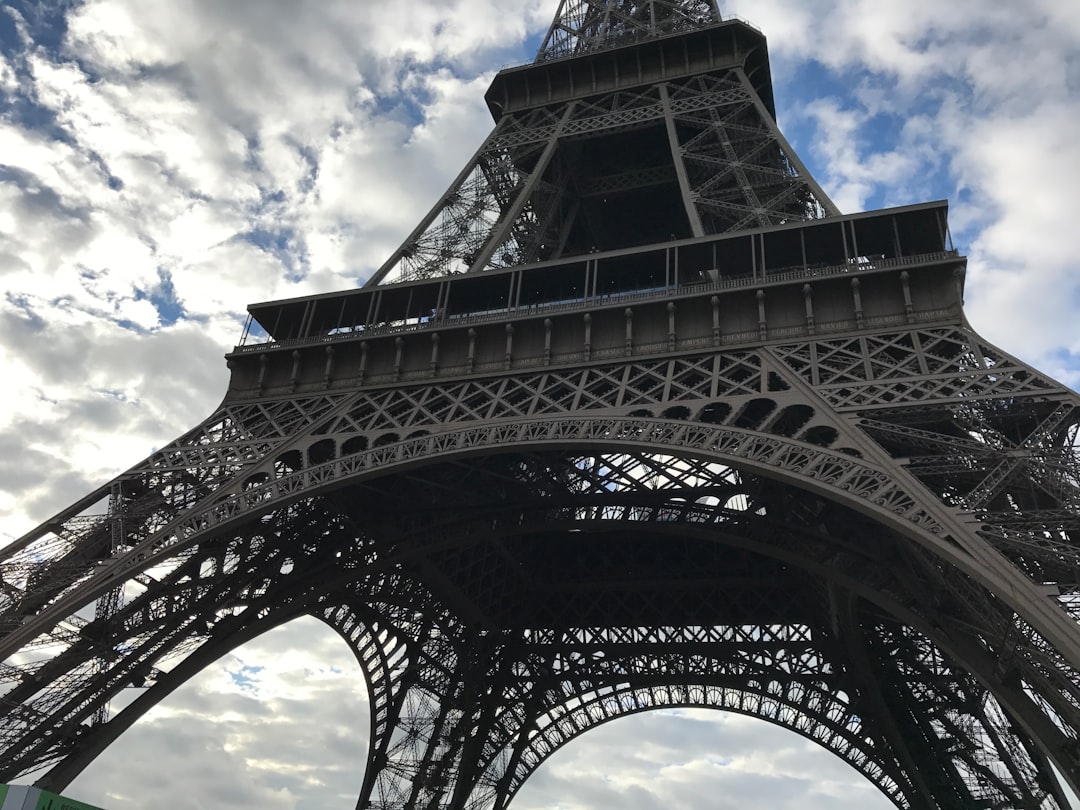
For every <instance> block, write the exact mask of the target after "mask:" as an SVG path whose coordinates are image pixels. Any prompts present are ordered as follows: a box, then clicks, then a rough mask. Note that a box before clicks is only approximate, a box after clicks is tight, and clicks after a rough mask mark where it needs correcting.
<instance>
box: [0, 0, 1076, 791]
mask: <svg viewBox="0 0 1080 810" xmlns="http://www.w3.org/2000/svg"><path fill="white" fill-rule="evenodd" d="M556 5H557V2H556V0H409V2H407V3H406V2H401V0H396V2H392V1H391V0H226V1H225V2H222V0H170V2H160V0H83V1H81V2H80V0H0V293H2V295H0V372H2V374H3V380H4V388H5V391H4V395H3V397H0V542H2V541H3V540H4V539H5V538H11V537H15V536H18V535H20V534H22V533H23V532H25V531H27V530H28V529H29V528H31V527H32V526H33V525H34V524H36V523H38V522H40V521H41V520H43V519H45V518H47V517H48V516H49V515H50V514H51V513H53V512H54V511H56V510H58V509H59V508H61V507H62V506H64V505H65V504H66V503H69V502H70V501H72V500H74V499H75V498H76V497H77V496H78V495H80V494H82V493H84V492H85V491H88V490H89V489H91V488H93V487H94V486H96V485H98V484H100V483H102V482H104V481H106V480H108V479H109V478H110V477H111V476H112V475H114V474H115V473H117V472H118V471H120V470H121V469H123V468H125V467H128V466H130V465H131V464H134V463H135V462H137V461H138V460H139V459H140V458H142V457H143V456H145V455H146V454H147V453H148V452H150V451H151V450H152V449H154V448H156V447H159V446H161V445H162V444H164V443H166V442H167V441H168V440H169V439H171V438H172V437H173V436H175V435H177V434H178V433H180V432H182V431H183V430H184V429H186V428H187V427H190V426H192V425H194V424H196V423H197V422H198V421H199V420H200V419H201V418H202V417H203V416H205V415H206V414H208V413H209V412H210V410H211V409H212V408H213V406H214V405H215V404H216V403H217V402H218V400H219V399H220V397H221V395H222V392H223V391H224V387H225V382H226V369H225V365H224V363H223V361H222V355H223V354H224V353H225V352H226V351H227V350H228V349H229V348H230V347H231V346H232V345H233V344H234V343H235V342H236V340H237V339H238V337H239V335H240V332H241V328H242V325H243V315H242V312H243V308H244V305H245V304H247V303H248V302H252V301H260V300H267V299H273V298H283V297H289V296H294V295H302V294H307V293H313V292H322V291H330V290H335V289H341V288H348V287H352V286H355V285H356V284H358V283H359V282H361V281H362V280H363V279H364V278H365V277H366V276H367V275H368V274H369V273H370V272H371V271H372V270H373V269H374V268H375V267H377V266H378V265H379V264H381V262H382V261H383V259H384V258H385V257H386V256H387V255H388V254H389V253H390V252H391V251H392V250H393V248H394V247H396V245H397V243H398V242H399V241H400V240H401V239H402V238H403V237H404V236H405V234H406V233H407V232H408V231H409V230H410V229H411V227H412V225H414V224H415V222H416V220H417V219H418V218H419V217H420V216H421V215H422V214H423V213H424V212H425V211H426V209H427V208H428V207H429V206H430V205H431V204H432V203H433V202H434V200H435V198H436V197H437V196H438V195H439V193H440V192H441V191H442V190H443V188H444V187H445V185H446V183H447V182H449V179H450V178H451V177H452V176H453V175H454V174H456V172H457V171H458V170H459V169H460V167H461V165H462V164H463V163H464V161H465V160H467V158H468V156H469V155H470V154H471V153H472V151H473V150H474V149H475V147H476V146H477V145H478V143H479V142H480V140H481V139H482V138H483V137H484V135H485V134H486V132H487V131H488V129H489V127H490V123H489V122H490V119H489V118H488V117H487V113H486V110H485V108H484V106H483V102H482V96H483V92H484V90H485V88H486V86H487V83H488V82H489V81H490V79H491V76H492V73H493V71H495V70H497V69H498V68H499V67H501V66H503V65H506V64H511V63H520V62H523V61H527V60H528V59H530V58H531V55H532V54H533V53H534V52H535V48H536V46H537V44H538V39H539V37H540V36H541V35H542V33H543V31H544V30H546V27H547V24H548V23H549V21H550V19H551V16H552V14H553V13H554V10H555V6H556ZM724 11H725V12H726V13H731V14H736V15H738V16H740V17H743V18H745V19H747V20H749V21H750V22H751V23H753V24H755V25H756V26H757V27H759V28H761V29H762V30H763V31H764V32H765V33H766V35H767V36H768V37H769V46H770V52H771V54H772V59H773V78H774V82H775V85H776V90H777V106H778V109H779V114H780V124H781V127H782V128H783V129H784V131H785V133H786V134H787V135H788V137H789V139H790V140H791V141H792V142H793V143H794V145H795V147H796V149H797V150H798V152H799V154H800V156H801V157H802V158H803V159H804V161H805V162H806V163H807V164H808V165H809V166H810V168H811V170H812V171H813V172H814V174H815V176H816V177H817V179H818V180H819V181H820V182H821V184H822V185H823V186H824V187H825V189H826V190H827V191H828V192H829V193H830V194H831V195H832V197H833V199H834V201H835V202H836V203H837V204H838V205H839V207H840V208H841V210H843V211H846V212H851V211H857V210H861V209H865V208H875V207H882V206H887V205H901V204H907V203H915V202H922V201H925V200H931V199H940V198H948V199H949V200H950V203H951V206H952V209H951V222H952V234H953V238H954V241H955V242H956V244H957V246H958V247H959V248H960V249H961V250H962V251H963V252H964V253H966V254H967V255H968V256H969V257H970V264H969V275H968V288H967V290H968V291H967V297H968V314H969V317H970V319H971V321H972V323H973V324H974V325H975V327H976V328H977V329H979V331H980V332H982V333H983V334H984V335H985V336H986V337H987V338H988V339H989V340H991V341H992V342H994V343H997V344H999V345H1002V346H1005V347H1007V348H1008V349H1009V350H1011V351H1012V352H1013V353H1015V354H1017V355H1019V356H1020V357H1021V358H1022V359H1024V360H1027V361H1029V362H1032V363H1034V364H1035V365H1037V366H1039V367H1040V368H1042V369H1044V370H1046V371H1048V372H1050V373H1052V374H1053V375H1054V376H1056V377H1057V378H1059V379H1061V380H1063V381H1066V382H1068V383H1069V384H1070V385H1072V386H1073V387H1074V388H1076V387H1078V386H1080V317H1078V315H1080V251H1078V250H1077V248H1076V240H1077V236H1076V233H1077V225H1076V222H1075V220H1076V218H1077V213H1076V211H1077V209H1076V206H1075V204H1074V202H1075V197H1076V189H1077V187H1078V186H1080V138H1078V137H1077V131H1078V130H1080V4H1077V3H1068V2H1062V0H952V2H949V3H942V2H940V0H905V1H904V2H899V1H897V2H882V1H881V0H731V2H728V3H726V4H725V5H724ZM366 730H367V719H366V709H365V696H364V694H363V688H362V686H361V685H360V682H359V678H358V673H357V670H356V667H355V664H354V663H353V662H352V660H351V658H350V656H349V654H348V651H347V650H346V648H345V646H344V644H343V643H342V642H340V641H338V640H337V639H335V638H334V637H332V636H330V635H329V634H328V633H326V632H324V631H321V630H320V629H319V628H318V626H317V625H316V624H315V623H314V622H308V623H298V624H294V625H290V626H288V627H285V628H282V629H281V630H279V631H277V632H276V633H274V634H271V635H269V636H267V637H264V638H263V639H260V640H259V641H257V642H255V643H253V644H251V645H248V646H247V647H245V648H242V649H241V650H239V651H237V652H236V653H235V654H234V655H230V656H228V657H227V658H226V659H224V660H222V661H221V662H219V663H218V664H216V665H214V666H212V667H210V668H209V669H208V670H206V671H205V672H204V673H203V675H202V676H200V677H199V678H198V679H197V680H196V681H193V682H192V683H190V684H189V685H188V686H187V687H185V688H184V689H183V690H181V691H180V692H178V693H176V694H175V695H174V696H173V697H172V698H171V699H170V700H168V701H167V702H166V703H164V704H163V705H162V706H161V707H159V708H158V709H157V710H155V711H154V712H153V713H152V715H150V716H148V717H147V718H146V719H145V721H144V722H143V723H141V724H140V726H138V727H137V728H136V729H134V730H133V731H131V732H130V733H128V734H127V735H125V737H124V738H123V739H122V740H121V741H120V742H119V743H118V744H117V745H115V746H114V747H113V748H112V749H110V751H108V752H107V753H106V754H105V755H104V756H103V757H102V758H101V759H100V760H99V761H98V762H97V763H96V764H95V765H94V766H93V767H92V768H91V769H90V770H88V771H87V773H86V774H85V775H84V776H82V777H81V778H80V779H79V780H78V781H77V782H75V784H74V785H73V787H72V789H71V792H72V793H73V794H75V795H78V796H80V797H81V798H83V799H85V800H87V801H94V802H98V803H100V804H103V805H105V806H106V807H108V808H111V810H124V809H125V808H132V809H133V808H139V807H146V806H150V805H151V804H152V803H153V802H152V799H157V800H159V801H162V802H164V801H165V799H166V798H168V800H169V806H172V807H176V808H181V809H183V808H202V807H206V808H210V807H221V806H230V807H237V808H256V807H258V808H282V809H283V810H284V809H285V808H315V807H324V806H330V807H345V806H351V804H350V802H351V798H350V797H354V796H355V793H356V791H357V789H358V787H359V784H360V781H361V778H362V774H361V772H360V767H359V763H361V762H362V761H363V759H362V757H363V751H364V746H365V744H366V742H365V739H364V737H365V734H366ZM703 802H704V803H707V804H708V805H709V806H711V807H718V808H726V807H731V808H736V807H748V806H768V807H771V808H788V807H791V808H794V807H799V808H816V807H821V808H824V807H830V808H870V809H871V810H872V809H873V808H878V807H880V808H884V807H886V806H888V805H887V803H886V802H885V800H884V799H883V798H882V797H880V796H879V795H878V794H876V793H875V792H874V791H873V789H872V788H870V787H869V786H868V785H867V784H865V783H864V782H863V781H862V780H861V778H860V777H859V776H858V775H857V774H855V773H854V772H853V771H851V770H850V769H848V768H847V766H845V765H843V764H842V763H840V762H839V761H838V760H836V759H835V758H833V757H832V756H831V755H829V754H827V753H824V752H821V751H818V750H815V749H814V748H813V747H812V746H811V745H810V744H808V743H805V742H804V741H802V740H801V739H800V738H798V737H795V736H794V735H791V734H788V733H786V732H781V731H777V730H776V729H773V728H771V727H768V726H766V725H764V724H762V723H758V722H753V721H749V720H746V719H743V718H738V717H732V716H725V715H719V714H709V713H697V712H690V713H682V714H678V715H675V714H654V715H647V716H642V717H638V718H631V719H627V720H623V721H619V722H616V723H613V724H611V725H610V726H607V727H604V728H601V729H599V730H597V731H595V732H592V733H590V734H588V735H586V736H585V737H583V738H582V739H580V740H579V741H577V742H576V743H575V744H573V745H571V746H568V748H567V749H566V750H564V751H562V752H560V753H559V754H558V755H557V756H556V757H554V758H553V759H552V760H551V761H550V762H549V763H548V764H547V765H546V766H545V767H544V768H542V769H541V770H540V771H539V772H538V773H537V774H536V776H535V777H534V778H533V779H532V780H531V781H530V782H529V783H528V785H527V786H526V788H525V789H524V791H523V792H522V794H521V795H520V797H519V799H518V800H517V801H516V803H515V806H516V807H517V808H519V810H523V808H582V810H584V809H585V808H596V809H599V808H615V807H619V808H659V807H665V808H675V809H676V810H678V809H680V808H690V807H695V806H700V805H701V804H702V803H703Z"/></svg>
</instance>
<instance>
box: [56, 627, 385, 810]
mask: <svg viewBox="0 0 1080 810" xmlns="http://www.w3.org/2000/svg"><path fill="white" fill-rule="evenodd" d="M128 691H130V692H131V693H132V695H131V696H127V700H124V697H125V696H123V695H122V696H121V699H120V700H118V701H116V702H115V705H114V708H115V709H116V710H117V711H118V713H119V714H122V712H123V709H124V703H125V702H129V701H130V700H131V697H134V696H135V695H139V694H146V693H148V692H149V690H146V691H145V692H143V691H142V690H135V689H132V690H128ZM155 697H158V698H160V699H159V700H158V701H157V702H156V703H155V705H154V706H153V707H152V708H151V709H149V710H148V711H147V712H146V713H144V714H143V715H142V716H141V718H140V719H139V721H138V722H136V723H135V724H134V725H133V726H132V727H131V728H130V729H128V730H127V731H126V732H125V733H124V734H123V735H122V736H121V737H120V738H119V739H118V740H117V741H116V742H115V743H113V744H112V745H110V746H109V747H108V748H107V749H106V750H105V751H104V752H103V753H102V755H101V756H100V757H98V758H97V759H96V760H95V761H94V762H93V763H91V764H90V765H89V766H88V767H87V769H86V770H85V771H84V772H83V773H82V774H80V775H79V776H78V777H76V778H75V780H74V781H73V782H72V784H71V786H70V787H69V788H68V789H67V790H66V791H65V793H67V794H68V795H71V796H74V797H78V798H79V799H80V800H82V801H86V802H90V803H93V804H95V805H100V806H102V807H106V808H109V810H138V809H139V808H145V807H152V806H176V807H188V808H195V807H220V806H222V805H223V804H225V803H226V802H228V803H230V804H231V805H232V806H247V807H266V808H289V807H292V806H293V799H296V798H301V799H302V798H303V797H305V796H306V795H308V794H310V793H311V790H312V787H311V785H312V783H313V782H321V783H322V784H323V785H324V786H325V787H324V788H323V789H322V790H323V791H324V794H329V795H336V796H338V797H340V796H342V795H349V796H355V795H356V794H357V792H358V791H359V790H360V787H361V783H362V773H361V771H362V768H363V762H364V758H365V755H366V748H367V743H368V733H367V731H368V724H367V715H368V708H367V695H366V690H365V688H364V685H363V677H362V674H361V669H360V667H359V666H358V664H357V661H356V660H355V651H354V650H353V649H352V648H351V645H349V644H347V643H345V642H344V640H343V639H342V638H341V637H340V635H339V634H338V633H337V632H335V631H334V629H333V628H331V627H329V626H327V625H326V623H325V622H322V621H320V620H318V619H316V618H315V617H310V616H306V617H300V618H297V619H293V620H289V621H285V622H283V623H281V624H278V625H277V626H275V627H272V628H269V629H266V630H265V631H264V632H262V633H260V634H259V635H257V636H256V637H254V638H252V639H250V640H247V641H245V642H244V643H243V644H240V645H239V646H234V647H233V648H232V649H231V650H230V651H228V652H226V653H224V654H223V655H221V656H220V657H218V658H217V659H216V660H214V661H211V662H209V663H208V664H207V665H206V666H204V667H203V668H202V669H201V670H200V671H199V672H198V674H196V675H195V676H193V677H192V678H190V679H188V680H187V681H185V682H184V683H183V684H182V685H180V686H179V687H178V688H177V689H176V690H175V691H174V692H172V693H171V694H168V695H157V696H155ZM117 774H122V779H118V778H117ZM233 803H235V804H233Z"/></svg>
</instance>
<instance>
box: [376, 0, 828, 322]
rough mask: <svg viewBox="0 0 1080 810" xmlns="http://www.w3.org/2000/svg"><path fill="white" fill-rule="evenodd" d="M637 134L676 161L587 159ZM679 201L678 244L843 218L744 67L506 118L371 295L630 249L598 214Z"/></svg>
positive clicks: (675, 216)
mask: <svg viewBox="0 0 1080 810" xmlns="http://www.w3.org/2000/svg"><path fill="white" fill-rule="evenodd" d="M657 5H659V4H657ZM635 128H639V129H645V130H650V128H651V129H653V130H655V131H657V132H659V133H660V137H659V138H658V140H659V142H660V143H661V144H662V146H663V152H662V153H659V154H658V153H657V152H655V151H654V150H650V151H649V152H647V153H645V154H646V156H647V160H645V162H644V163H643V162H642V161H643V157H642V154H643V153H642V148H641V142H640V141H639V140H636V139H630V140H628V141H626V142H625V143H623V145H622V146H620V147H618V148H617V149H616V150H615V151H614V152H612V151H611V149H610V148H609V147H605V149H604V153H603V160H602V161H601V160H600V159H599V157H600V156H599V155H598V154H595V153H593V152H589V151H587V149H586V147H587V145H588V142H589V141H590V140H591V139H595V138H598V137H602V136H611V135H613V134H617V133H625V132H627V131H632V130H634V129H635ZM649 143H650V144H652V143H654V142H653V141H650V142H649ZM598 164H599V165H598ZM605 166H611V167H612V168H611V169H609V170H605V168H604V167H605ZM668 187H670V193H671V195H672V199H673V200H676V201H677V202H676V203H675V204H676V205H678V206H679V207H680V208H681V211H678V212H673V213H672V214H671V216H670V217H668V218H669V219H670V220H671V221H670V223H667V220H665V223H667V225H668V229H667V230H664V231H663V237H662V238H664V239H667V238H668V237H669V236H670V235H673V232H674V231H675V230H676V229H678V231H679V232H680V233H683V234H684V235H686V236H690V235H694V236H703V235H708V234H716V233H725V232H730V231H738V230H744V229H746V228H750V227H757V226H761V225H772V224H779V223H783V222H795V221H801V220H807V219H814V218H820V217H823V216H826V215H832V214H837V213H839V212H838V210H837V209H836V207H835V206H834V205H833V203H832V202H831V201H830V200H829V198H828V196H827V195H826V194H825V192H824V191H822V189H821V188H820V186H818V184H817V183H816V182H815V181H814V179H813V178H812V177H811V176H810V174H809V172H807V171H806V168H805V167H804V166H803V165H802V163H801V162H800V161H799V158H798V156H797V155H796V154H795V152H794V151H793V150H792V149H791V147H790V146H789V145H788V143H787V141H786V140H785V139H784V137H783V135H782V134H781V133H780V131H779V129H778V128H777V126H776V122H775V121H774V120H773V118H772V116H771V114H770V113H769V112H768V110H767V109H766V108H765V106H764V104H763V103H762V101H761V99H760V97H759V96H758V92H757V90H756V89H755V88H754V86H753V85H752V84H751V83H750V82H749V81H748V79H747V77H746V74H745V73H744V71H743V69H742V68H741V67H738V68H735V69H731V70H727V71H724V72H722V73H721V74H720V75H715V76H713V75H701V76H695V77H692V78H686V79H678V80H672V81H668V82H660V83H656V84H652V85H646V86H643V87H637V88H633V89H627V90H620V91H617V92H613V93H608V94H602V95H596V96H591V97H587V98H583V99H575V100H573V101H569V102H567V103H565V104H562V105H556V106H545V107H541V108H529V109H526V110H522V111H519V112H509V113H505V114H503V115H502V116H501V118H500V119H499V121H498V123H497V125H496V127H495V130H494V131H493V132H492V134H491V135H490V136H489V137H488V139H487V140H486V141H485V142H484V143H483V144H482V145H481V147H480V149H479V150H478V151H477V152H476V154H475V155H474V156H473V158H472V159H471V160H470V161H469V163H468V164H467V165H466V167H465V169H464V170H463V171H462V172H461V174H459V175H458V177H457V178H456V179H455V180H454V182H453V184H452V185H451V187H450V188H449V189H448V190H447V191H446V193H445V194H444V195H443V196H442V198H441V199H440V200H439V202H438V203H436V205H435V207H434V208H433V209H432V210H431V211H430V212H429V213H428V215H427V216H426V217H425V218H424V219H423V220H422V221H421V222H420V224H419V225H418V226H417V228H416V229H415V230H414V231H413V233H412V234H410V236H409V237H408V238H407V239H406V240H405V242H404V244H402V246H401V247H399V248H398V249H397V250H396V251H395V252H394V253H393V254H392V255H391V257H390V258H389V259H388V260H387V261H386V262H385V263H384V264H383V266H382V267H381V268H380V269H379V270H378V272H376V273H375V274H374V275H373V276H372V277H371V279H370V280H369V281H368V284H369V285H372V284H382V283H388V282H395V281H414V280H417V279H427V278H435V277H439V276H445V275H451V274H455V273H465V272H479V271H483V270H492V269H498V268H502V267H511V266H516V265H521V264H528V263H531V262H536V261H543V260H548V259H558V258H561V257H563V256H571V255H576V254H580V253H588V252H590V251H595V250H596V249H597V248H598V247H601V248H605V247H611V246H614V245H616V244H618V243H619V241H620V240H621V239H623V238H626V235H625V233H624V231H625V229H626V227H627V225H626V222H623V221H620V220H619V219H618V218H614V219H611V218H605V217H603V216H601V215H600V214H599V213H598V212H599V207H598V206H592V207H590V206H588V205H587V204H586V202H587V201H588V200H589V199H590V198H597V197H606V196H607V195H616V194H618V193H619V192H626V191H630V190H634V189H650V188H652V189H658V188H668ZM613 199H614V197H613ZM678 201H681V204H680V202H678ZM624 218H625V217H624ZM657 227H659V226H657ZM418 314H419V313H418Z"/></svg>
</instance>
